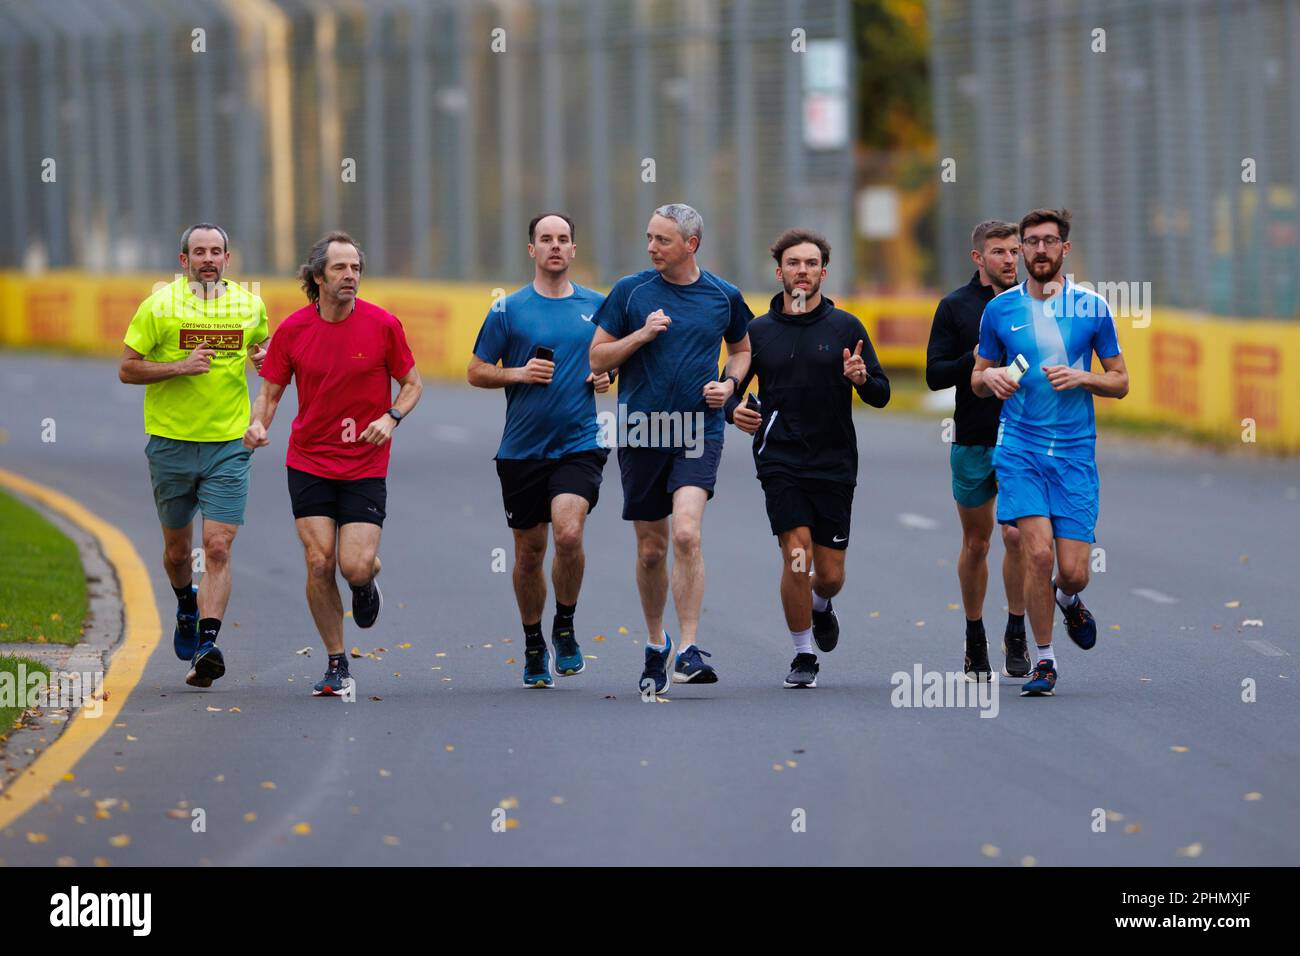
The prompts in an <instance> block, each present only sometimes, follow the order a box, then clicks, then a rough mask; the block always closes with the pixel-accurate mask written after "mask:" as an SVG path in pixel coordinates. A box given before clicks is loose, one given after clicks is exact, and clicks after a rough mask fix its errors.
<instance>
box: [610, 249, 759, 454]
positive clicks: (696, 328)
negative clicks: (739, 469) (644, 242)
mask: <svg viewBox="0 0 1300 956" xmlns="http://www.w3.org/2000/svg"><path fill="white" fill-rule="evenodd" d="M656 309H663V310H664V313H665V314H666V315H667V316H668V318H670V319H672V323H673V324H672V325H670V326H669V327H668V329H667V330H666V331H664V332H661V333H659V336H658V338H656V339H655V340H654V341H653V342H651V343H649V344H648V345H643V346H642V347H641V348H639V349H637V350H636V352H634V353H633V355H632V357H631V358H630V359H628V361H627V364H626V365H624V366H623V368H622V369H620V370H619V383H620V384H619V400H620V401H621V402H623V403H625V404H626V405H627V410H628V413H629V414H631V413H633V412H642V413H645V414H650V413H653V412H702V413H703V414H704V437H705V439H706V440H708V441H722V433H723V429H724V428H725V425H726V423H725V420H724V418H723V413H722V409H721V408H709V407H708V405H707V404H706V403H705V401H704V386H705V385H707V384H708V383H709V382H715V381H717V379H718V352H719V349H721V347H722V340H723V339H724V338H725V339H726V340H727V341H728V342H733V343H734V342H739V341H740V340H741V339H743V338H744V337H745V334H746V329H747V328H748V326H749V321H750V319H752V318H753V317H754V313H753V312H751V311H750V310H749V306H748V305H746V304H745V300H744V298H743V297H742V296H741V294H740V290H739V289H737V288H736V287H735V286H734V285H732V284H731V283H730V282H727V281H726V280H725V279H719V278H718V277H717V276H715V275H713V273H711V272H705V271H704V270H703V269H701V270H700V277H699V278H698V279H696V280H695V281H694V282H692V283H690V284H689V285H676V284H674V283H672V282H668V281H667V280H665V279H664V278H663V277H662V276H661V275H660V274H659V273H658V271H656V270H654V269H646V270H645V271H644V272H638V273H636V274H635V275H630V276H624V277H623V278H622V279H619V280H618V282H616V283H615V284H614V288H613V289H611V290H610V292H609V296H608V297H607V298H606V299H605V302H604V304H603V305H602V306H601V307H600V311H599V312H597V313H596V324H597V325H599V326H600V327H601V328H602V329H604V330H605V331H606V332H608V333H609V334H610V335H612V336H614V337H615V338H619V339H621V338H624V337H625V336H628V335H631V334H632V333H633V332H636V331H637V330H638V329H640V328H641V327H642V326H644V325H645V320H646V316H648V315H649V314H650V313H651V312H654V311H655V310H656Z"/></svg>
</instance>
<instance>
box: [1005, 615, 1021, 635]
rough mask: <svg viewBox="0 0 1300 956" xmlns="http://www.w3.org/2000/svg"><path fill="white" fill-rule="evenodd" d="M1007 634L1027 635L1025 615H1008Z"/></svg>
mask: <svg viewBox="0 0 1300 956" xmlns="http://www.w3.org/2000/svg"><path fill="white" fill-rule="evenodd" d="M1007 633H1008V634H1023V633H1025V616H1024V615H1023V614H1008V615H1007Z"/></svg>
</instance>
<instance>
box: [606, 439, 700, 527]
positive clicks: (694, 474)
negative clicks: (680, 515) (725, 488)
mask: <svg viewBox="0 0 1300 956" xmlns="http://www.w3.org/2000/svg"><path fill="white" fill-rule="evenodd" d="M688 450H689V449H686V448H632V447H628V446H620V447H619V449H618V467H619V471H620V472H622V475H623V520H624V521H659V520H661V519H663V518H667V517H668V516H669V515H670V514H672V513H673V492H674V491H676V490H677V489H678V488H684V487H685V486H687V485H691V486H694V487H696V488H703V489H704V490H705V492H707V493H708V496H709V497H710V498H712V497H713V485H714V483H715V482H716V481H717V480H718V463H719V462H721V461H722V442H721V441H709V440H705V442H704V447H703V449H702V450H701V454H700V455H699V457H697V458H688V457H687V455H686V452H687V451H688Z"/></svg>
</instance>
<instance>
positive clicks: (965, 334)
mask: <svg viewBox="0 0 1300 956" xmlns="http://www.w3.org/2000/svg"><path fill="white" fill-rule="evenodd" d="M970 256H971V260H972V261H973V262H974V263H975V274H974V275H973V276H971V280H970V282H968V283H967V284H966V285H964V286H962V287H961V288H960V289H956V290H955V291H953V292H951V293H949V294H948V295H947V296H945V297H944V298H943V299H941V300H940V301H939V307H938V308H937V309H935V311H934V324H933V325H932V326H931V328H930V345H929V348H928V349H927V350H926V357H925V383H926V384H927V385H929V386H930V388H931V389H933V390H936V391H937V390H939V389H942V388H953V387H955V388H956V390H957V403H956V410H955V412H954V415H953V417H954V418H955V419H956V426H957V433H956V435H955V436H954V439H953V443H952V450H951V452H950V454H949V464H950V467H951V468H952V496H953V498H954V499H955V500H956V502H957V517H958V519H959V520H960V521H961V553H960V554H959V555H958V557H957V581H958V583H959V584H960V585H961V600H962V605H963V606H964V607H965V610H966V662H965V665H964V666H965V670H966V676H967V677H968V678H970V679H972V680H978V679H979V678H980V677H984V678H985V679H989V678H991V677H992V668H991V666H990V665H989V647H988V639H987V638H986V637H985V635H984V593H985V591H986V589H987V588H988V580H989V566H988V553H989V539H990V538H991V537H992V535H993V524H994V499H995V498H996V497H997V493H998V482H997V475H996V473H995V472H994V470H993V447H994V446H995V445H996V444H997V432H998V415H999V414H1001V412H1002V402H1001V401H999V400H998V399H997V398H980V397H979V396H977V395H975V393H974V392H972V391H971V384H970V373H971V370H972V369H973V368H974V367H975V348H976V346H977V345H978V343H979V332H980V316H981V315H983V313H984V306H985V305H987V304H988V302H989V300H990V299H992V298H993V296H995V295H997V293H999V292H1003V291H1005V290H1007V289H1009V288H1011V287H1012V286H1013V285H1015V284H1016V266H1017V264H1018V262H1019V256H1020V239H1019V231H1018V229H1017V227H1016V225H1015V223H1011V222H1003V221H1001V220H999V219H990V220H987V221H986V222H981V223H980V224H979V225H978V226H976V227H975V230H974V232H973V233H972V234H971V253H970ZM1002 544H1003V552H1002V586H1003V587H1004V588H1005V589H1006V593H1007V626H1006V629H1005V631H1004V632H1003V637H1002V652H1003V654H1004V655H1005V656H1006V664H1005V665H1004V666H1003V668H1002V673H1003V674H1004V675H1005V676H1007V677H1025V676H1027V675H1028V674H1029V668H1030V660H1029V652H1028V650H1027V649H1026V647H1025V583H1024V565H1023V563H1022V561H1021V557H1020V532H1019V531H1017V530H1016V527H1015V525H1010V524H1004V525H1002Z"/></svg>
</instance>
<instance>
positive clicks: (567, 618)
mask: <svg viewBox="0 0 1300 956" xmlns="http://www.w3.org/2000/svg"><path fill="white" fill-rule="evenodd" d="M577 611H578V605H576V604H561V603H560V602H559V601H556V602H555V623H556V624H567V625H568V626H569V627H573V615H574V614H576V613H577Z"/></svg>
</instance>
